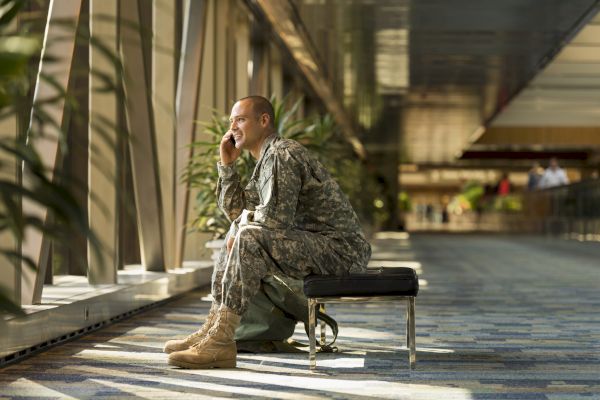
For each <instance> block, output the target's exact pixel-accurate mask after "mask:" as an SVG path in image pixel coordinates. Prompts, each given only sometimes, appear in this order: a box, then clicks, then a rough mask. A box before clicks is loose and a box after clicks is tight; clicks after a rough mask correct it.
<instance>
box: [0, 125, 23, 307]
mask: <svg viewBox="0 0 600 400" xmlns="http://www.w3.org/2000/svg"><path fill="white" fill-rule="evenodd" d="M17 132H18V125H17V117H16V116H15V115H11V116H9V117H5V118H2V119H0V138H1V139H6V140H16V139H17V134H18V133H17ZM0 164H1V165H2V168H0V179H1V180H6V181H9V182H18V176H17V172H18V171H17V167H18V166H17V161H16V159H15V157H13V156H11V155H8V154H6V153H5V152H0ZM0 211H5V210H0ZM17 246H18V243H17V242H16V240H15V238H14V237H13V235H12V234H11V233H10V232H9V231H8V230H5V231H2V232H0V247H1V248H2V249H3V250H15V251H16V250H17ZM0 271H2V273H1V274H0V289H1V290H2V291H3V294H4V295H6V296H7V297H8V298H9V299H10V300H12V301H13V303H20V302H21V280H20V276H21V266H19V265H18V266H16V268H15V265H13V264H12V263H11V262H10V260H7V259H5V258H3V257H0Z"/></svg>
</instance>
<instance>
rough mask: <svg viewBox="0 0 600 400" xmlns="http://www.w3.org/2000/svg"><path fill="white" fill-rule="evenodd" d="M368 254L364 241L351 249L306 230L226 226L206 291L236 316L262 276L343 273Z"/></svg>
mask: <svg viewBox="0 0 600 400" xmlns="http://www.w3.org/2000/svg"><path fill="white" fill-rule="evenodd" d="M229 237H234V243H233V248H232V249H231V253H229V254H228V253H227V244H226V243H227V240H228V239H229ZM367 250H368V251H367ZM369 257H370V247H369V246H368V244H367V243H366V242H365V245H364V246H362V248H361V246H358V248H357V246H356V245H352V244H349V243H347V242H346V241H345V240H341V239H339V238H332V237H328V236H325V235H321V234H318V233H312V232H307V231H299V230H285V231H283V230H272V229H267V228H264V227H260V226H256V225H246V226H242V227H241V228H239V229H237V228H234V227H233V226H232V229H231V230H230V231H229V233H228V234H227V237H226V239H225V245H224V246H223V248H222V249H221V253H220V255H219V259H218V262H217V264H216V265H215V269H214V272H213V277H212V295H213V297H214V299H215V301H217V302H218V303H224V304H225V305H226V306H227V307H229V308H231V309H232V310H234V311H235V312H236V313H238V314H239V315H241V314H243V313H244V311H246V308H247V307H248V303H249V301H250V300H251V299H252V297H253V296H254V295H255V294H256V293H257V292H258V290H259V289H260V285H261V279H262V278H264V277H265V276H267V275H274V274H279V275H286V276H290V277H292V278H296V279H302V278H304V277H305V276H307V275H309V274H331V275H345V274H347V273H349V272H359V271H361V270H364V269H365V268H366V264H367V262H368V259H369Z"/></svg>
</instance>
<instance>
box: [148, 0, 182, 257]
mask: <svg viewBox="0 0 600 400" xmlns="http://www.w3.org/2000/svg"><path fill="white" fill-rule="evenodd" d="M152 9H153V12H154V17H153V19H152V22H153V25H154V27H153V31H154V41H153V51H152V104H153V106H154V120H155V126H156V132H160V134H159V135H157V136H156V142H157V143H156V144H157V148H159V149H161V151H159V152H158V161H159V165H160V171H159V174H160V187H161V189H162V204H163V216H164V229H165V240H164V252H165V265H166V267H167V268H171V267H173V266H174V265H175V183H176V182H177V174H176V171H175V120H174V119H175V72H176V70H175V58H174V56H175V54H176V51H175V3H174V2H173V1H171V0H155V1H154V2H153V5H152Z"/></svg>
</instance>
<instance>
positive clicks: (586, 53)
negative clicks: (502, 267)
mask: <svg viewBox="0 0 600 400" xmlns="http://www.w3.org/2000/svg"><path fill="white" fill-rule="evenodd" d="M293 3H294V4H295V5H296V8H297V10H298V13H299V16H300V18H301V20H302V24H303V25H304V27H305V28H306V31H307V32H308V35H309V36H310V39H311V41H312V44H313V45H314V47H315V48H316V50H317V53H318V61H319V63H320V64H321V65H322V66H323V67H322V68H323V71H324V74H325V76H326V77H327V79H328V80H329V81H330V82H331V85H332V88H333V90H334V92H335V93H336V94H337V96H338V97H339V98H341V99H343V105H344V108H345V109H346V110H347V112H348V114H349V115H351V116H352V118H354V119H355V120H356V121H355V122H356V124H357V125H358V126H359V136H360V139H361V141H362V142H363V144H364V145H365V148H366V149H367V151H369V152H371V153H372V154H377V153H382V152H397V153H398V154H399V159H400V162H410V163H415V164H423V165H425V164H427V165H445V164H452V163H456V162H457V160H459V159H469V160H472V159H473V158H478V157H480V158H481V159H486V158H494V157H496V158H502V157H507V156H506V153H507V152H511V151H512V150H511V147H510V146H511V145H513V143H511V142H510V141H509V142H506V141H505V143H502V141H503V138H504V137H505V136H503V135H502V132H504V131H496V133H495V134H494V129H500V128H502V129H508V128H514V129H516V130H518V131H519V132H523V130H524V129H525V128H535V129H538V130H539V129H541V128H552V129H554V130H555V133H556V129H557V127H558V128H560V127H565V128H568V129H571V132H572V131H573V128H574V127H577V126H582V125H584V126H586V127H588V128H590V127H598V126H600V110H599V109H598V107H597V104H600V101H599V100H600V68H599V67H600V19H599V17H595V18H594V19H592V18H593V17H594V15H596V13H597V11H598V9H599V8H598V7H599V3H600V2H599V1H596V0H569V1H565V0H501V1H499V0H452V1H449V0H412V1H411V0H394V1H392V0H378V1H375V0H354V1H350V0H345V1H344V0H297V1H294V2H293ZM582 28H583V29H582ZM581 29H582V30H581ZM580 30H581V32H580V33H579V36H578V35H576V33H577V32H579V31H580ZM574 38H575V40H573V39H574ZM569 42H571V44H570V45H569V46H568V47H564V46H565V45H566V44H568V43H569ZM561 50H562V51H561ZM535 129H534V130H535ZM546 130H547V129H546ZM588 130H589V129H588ZM498 132H500V133H498ZM532 132H533V131H532ZM538 133H539V132H538ZM531 134H532V135H534V133H531ZM486 135H489V138H492V137H495V138H496V139H495V140H491V139H487V142H486ZM523 135H528V133H527V134H526V133H522V134H521V136H523ZM558 135H559V136H560V135H561V132H559V133H558ZM591 135H592V136H593V133H592V134H591ZM517 136H518V135H517ZM534 136H535V135H534ZM513 137H514V136H513ZM536 138H537V139H532V140H531V143H528V144H526V145H524V144H522V145H523V146H525V147H526V148H521V149H520V150H519V151H521V152H522V153H523V154H524V155H525V156H527V157H530V156H531V152H532V151H533V152H534V153H535V151H543V150H544V145H548V146H549V147H553V148H552V151H555V152H558V153H560V152H561V151H563V150H564V151H567V152H569V151H571V150H572V151H573V152H576V153H577V157H581V146H578V145H574V144H573V143H565V144H564V145H563V144H561V142H560V141H558V142H556V143H555V144H554V145H553V144H552V143H548V142H542V143H539V141H540V140H548V136H547V135H546V136H544V135H542V136H541V137H540V136H538V137H536ZM584 144H585V143H584ZM534 145H535V146H537V147H535V148H532V147H531V146H534ZM527 146H529V147H527ZM470 150H472V151H471V153H469V151H470ZM513 150H515V149H513ZM516 150H518V149H516ZM516 150H515V151H516ZM486 152H488V153H486ZM493 152H496V154H495V155H494V154H492V153H493ZM517 152H518V151H517ZM528 152H529V153H528ZM482 154H483V155H482ZM485 154H487V155H488V156H490V155H491V157H486V156H485ZM534 155H535V154H534ZM510 158H512V157H508V158H507V159H510Z"/></svg>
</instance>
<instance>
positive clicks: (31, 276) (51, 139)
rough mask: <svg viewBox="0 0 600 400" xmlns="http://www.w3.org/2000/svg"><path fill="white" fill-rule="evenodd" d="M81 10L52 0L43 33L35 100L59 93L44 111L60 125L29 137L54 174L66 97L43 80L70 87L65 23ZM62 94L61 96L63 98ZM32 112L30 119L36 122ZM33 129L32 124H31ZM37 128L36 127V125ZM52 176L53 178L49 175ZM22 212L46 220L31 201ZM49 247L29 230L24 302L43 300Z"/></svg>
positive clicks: (77, 1)
mask: <svg viewBox="0 0 600 400" xmlns="http://www.w3.org/2000/svg"><path fill="white" fill-rule="evenodd" d="M80 10H81V0H61V1H54V0H52V1H51V2H50V5H49V7H48V19H47V22H46V30H45V33H44V44H43V47H42V54H41V60H42V61H41V62H40V67H39V71H38V75H37V81H36V86H35V93H34V96H33V103H34V104H39V103H41V102H44V101H46V100H48V99H51V98H55V97H57V96H58V98H59V100H57V101H55V102H53V103H52V104H51V105H47V106H45V108H44V111H45V113H46V114H47V115H48V116H49V117H50V118H52V120H53V121H54V122H56V124H57V125H53V124H44V125H43V126H40V128H39V129H41V130H42V132H37V133H39V134H40V135H36V136H37V137H36V138H35V139H33V137H32V136H30V137H29V140H30V142H31V143H32V145H33V147H34V148H35V149H36V150H37V152H38V154H39V155H40V157H41V159H42V162H43V163H44V165H45V167H46V169H47V171H49V174H53V171H54V169H55V167H56V159H57V157H58V138H59V136H60V129H62V127H63V124H64V121H65V102H64V97H62V94H61V93H60V92H59V91H58V89H57V87H56V86H54V85H52V84H51V83H49V82H48V81H47V80H44V79H42V78H41V77H42V76H50V77H52V78H53V80H54V82H55V83H56V84H57V86H58V87H60V88H67V86H68V82H69V76H70V73H71V64H72V59H73V52H74V48H75V32H74V31H73V30H72V28H69V27H68V26H66V25H65V24H64V21H66V20H67V21H73V23H74V25H75V26H76V24H77V21H78V19H79V13H80ZM52 55H54V56H57V57H58V59H57V60H50V61H48V60H47V58H48V57H49V56H52ZM61 97H62V98H61ZM34 112H35V108H34V110H33V112H32V118H31V121H33V120H34V119H33V113H34ZM30 129H31V124H30ZM36 129H37V128H36ZM50 178H51V177H50ZM23 185H24V186H25V187H29V186H31V185H32V180H31V175H29V171H27V170H26V169H24V170H23ZM23 213H24V214H25V215H35V216H37V217H38V218H40V219H41V220H46V218H47V210H46V209H45V208H43V207H40V206H39V205H37V204H36V203H34V202H33V201H31V200H27V199H24V200H23ZM49 248H50V240H49V238H45V237H43V235H42V234H41V233H40V232H39V231H35V230H33V229H31V228H30V229H27V231H26V232H25V238H24V240H23V247H22V253H23V255H24V256H26V257H29V258H31V259H32V260H33V262H34V263H35V264H36V265H37V266H38V269H37V271H32V270H31V269H30V268H28V267H27V266H26V265H23V266H22V280H21V303H22V304H23V305H26V304H37V303H39V302H40V301H41V297H42V289H43V285H44V278H45V276H46V268H47V265H48V254H49Z"/></svg>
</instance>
